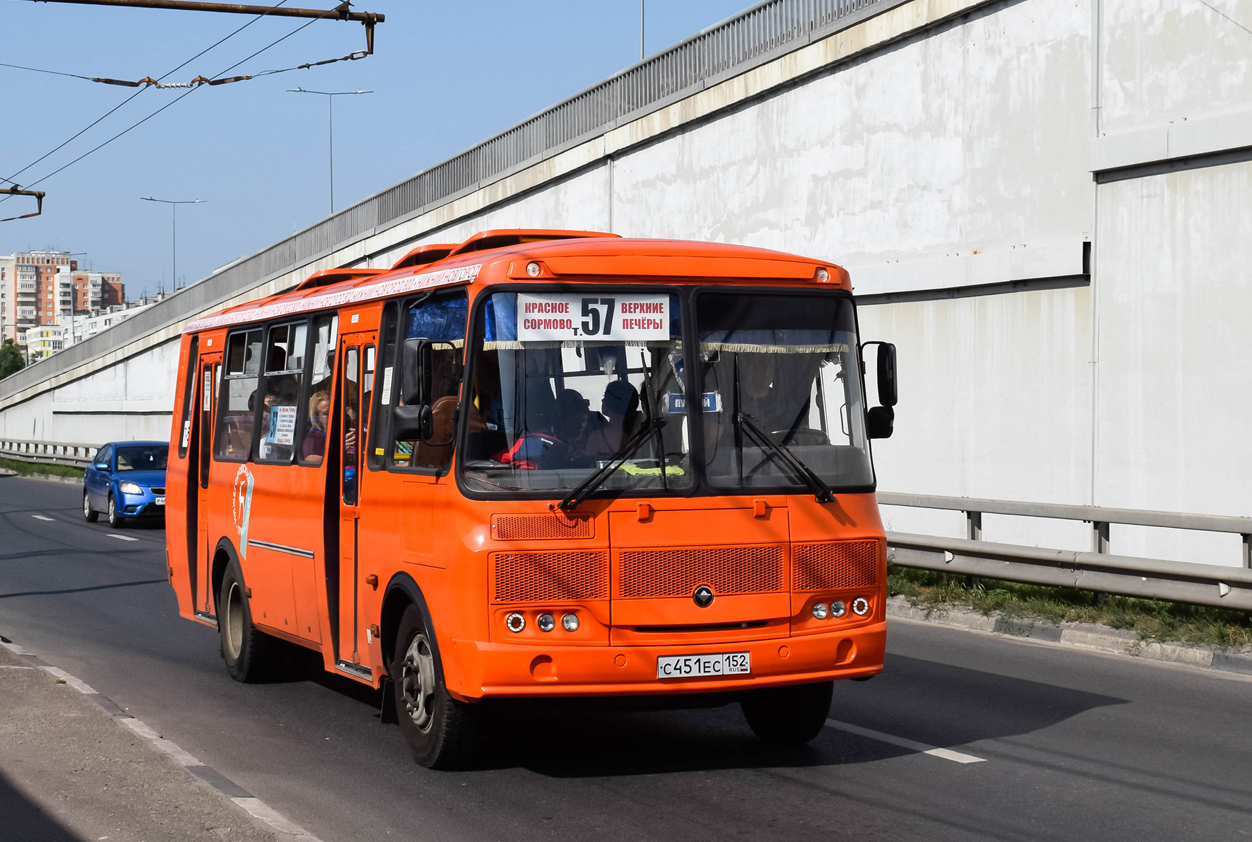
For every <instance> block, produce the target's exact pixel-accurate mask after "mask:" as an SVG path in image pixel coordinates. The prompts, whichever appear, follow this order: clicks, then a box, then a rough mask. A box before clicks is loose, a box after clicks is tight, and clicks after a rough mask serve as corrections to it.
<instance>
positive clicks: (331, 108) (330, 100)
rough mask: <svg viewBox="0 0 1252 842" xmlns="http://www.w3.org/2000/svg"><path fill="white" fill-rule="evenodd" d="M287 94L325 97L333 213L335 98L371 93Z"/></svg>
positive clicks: (291, 91) (296, 90)
mask: <svg viewBox="0 0 1252 842" xmlns="http://www.w3.org/2000/svg"><path fill="white" fill-rule="evenodd" d="M287 93H289V94H318V95H319V96H324V97H326V109H327V111H326V113H327V116H328V117H329V126H330V128H329V131H328V132H327V136H328V138H329V141H330V142H329V146H330V212H331V213H332V214H333V213H334V212H335V97H337V96H357V95H359V94H372V93H374V92H373V91H360V90H358V91H309V90H305V89H304V88H288V89H287Z"/></svg>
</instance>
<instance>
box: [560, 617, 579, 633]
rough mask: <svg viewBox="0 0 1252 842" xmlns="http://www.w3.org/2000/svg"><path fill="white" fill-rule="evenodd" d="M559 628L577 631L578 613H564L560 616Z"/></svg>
mask: <svg viewBox="0 0 1252 842" xmlns="http://www.w3.org/2000/svg"><path fill="white" fill-rule="evenodd" d="M561 628H563V629H565V630H566V631H567V632H576V631H578V615H577V614H566V615H565V616H564V617H562V618H561Z"/></svg>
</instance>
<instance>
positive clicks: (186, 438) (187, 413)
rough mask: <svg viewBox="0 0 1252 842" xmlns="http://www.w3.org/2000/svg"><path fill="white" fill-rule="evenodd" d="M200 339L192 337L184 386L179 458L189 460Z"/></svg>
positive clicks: (198, 367)
mask: <svg viewBox="0 0 1252 842" xmlns="http://www.w3.org/2000/svg"><path fill="white" fill-rule="evenodd" d="M199 348H200V337H198V336H193V337H191V345H190V347H189V348H188V350H187V382H186V383H184V384H183V417H182V423H181V424H180V425H179V427H178V430H179V433H178V458H179V459H186V458H187V445H188V444H190V443H191V405H192V404H193V403H195V397H196V393H195V388H196V380H197V379H198V378H197V377H196V373H197V372H198V371H199V370H200V360H199V356H198V354H199Z"/></svg>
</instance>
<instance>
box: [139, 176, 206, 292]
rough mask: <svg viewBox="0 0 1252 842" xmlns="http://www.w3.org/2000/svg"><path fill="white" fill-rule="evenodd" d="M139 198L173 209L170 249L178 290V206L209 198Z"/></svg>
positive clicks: (175, 285) (175, 289) (196, 202)
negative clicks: (177, 199)
mask: <svg viewBox="0 0 1252 842" xmlns="http://www.w3.org/2000/svg"><path fill="white" fill-rule="evenodd" d="M139 198H140V199H143V200H144V201H145V202H161V203H162V204H166V205H169V206H170V210H171V211H173V215H172V217H171V219H172V222H173V234H172V236H171V237H170V251H171V252H172V254H173V260H174V269H173V281H174V291H175V292H178V206H179V205H199V204H202V203H204V202H206V201H208V200H207V199H182V200H179V201H176V200H174V199H154V198H152V197H151V196H140V197H139Z"/></svg>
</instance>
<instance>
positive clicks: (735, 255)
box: [184, 229, 851, 332]
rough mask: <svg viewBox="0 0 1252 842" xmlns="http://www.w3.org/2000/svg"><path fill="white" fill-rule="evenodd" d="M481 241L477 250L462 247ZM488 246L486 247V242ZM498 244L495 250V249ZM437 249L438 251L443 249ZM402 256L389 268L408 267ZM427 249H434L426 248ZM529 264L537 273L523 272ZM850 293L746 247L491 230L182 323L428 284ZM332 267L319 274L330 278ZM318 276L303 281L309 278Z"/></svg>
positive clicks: (218, 322) (789, 260)
mask: <svg viewBox="0 0 1252 842" xmlns="http://www.w3.org/2000/svg"><path fill="white" fill-rule="evenodd" d="M471 243H481V244H483V245H479V246H478V247H477V248H474V247H471V248H465V246H468V245H469V244H471ZM487 243H492V244H493V245H490V246H489V245H486V244H487ZM495 243H499V244H500V245H494V244H495ZM444 247H445V246H439V247H438V248H444ZM421 248H424V247H419V249H414V251H411V252H409V254H408V255H406V256H405V258H402V259H401V260H400V261H399V262H398V263H397V264H396V265H397V266H400V264H401V263H406V264H407V258H408V257H409V256H411V255H414V254H416V253H418V252H419V250H420V249H421ZM432 251H433V249H432ZM531 264H536V265H537V267H538V271H537V272H536V271H535V270H529V271H528V267H529V266H530V265H531ZM822 269H825V270H826V278H827V281H828V282H829V283H830V284H831V285H832V286H837V287H839V288H842V289H851V283H850V281H849V278H848V273H847V272H846V271H845V270H844V269H843V268H841V267H839V266H837V265H835V264H833V263H830V262H827V261H820V260H814V259H812V258H805V257H800V256H797V255H793V254H786V253H784V252H778V251H771V250H769V249H762V248H755V247H751V246H736V245H727V244H725V243H706V242H697V241H689V240H651V239H623V238H621V237H619V236H617V235H616V234H603V233H599V232H573V231H555V230H532V229H523V230H493V231H484V232H481V233H479V234H475V235H474V236H473V237H471V238H470V239H469V240H466V241H465V243H462V244H461V245H460V246H457V247H455V248H453V249H452V250H451V252H450V253H449V254H448V256H447V257H442V258H439V259H436V260H434V261H433V262H429V263H424V264H421V263H419V264H407V265H404V266H401V267H400V268H393V269H387V270H363V271H362V270H349V272H355V273H356V274H353V275H352V276H351V277H347V278H344V279H343V280H338V281H336V282H334V283H328V284H326V285H324V286H316V287H312V288H310V286H309V285H308V283H307V281H306V282H305V283H304V284H301V285H299V286H297V287H296V288H295V289H293V290H291V291H288V292H284V293H279V294H277V295H273V296H270V297H268V298H262V299H258V300H256V301H249V302H247V303H244V304H238V305H235V306H233V307H228V308H225V309H223V310H220V311H218V312H216V313H213V314H212V315H209V316H206V317H203V318H200V319H197V320H195V321H193V322H191V323H189V324H188V325H187V326H186V328H185V329H184V331H185V332H194V331H199V330H208V329H213V328H219V327H226V326H229V325H234V324H243V323H247V322H253V321H262V320H266V319H273V318H281V317H283V316H287V315H296V314H298V313H303V312H311V311H314V310H323V309H327V308H333V307H340V306H345V305H348V304H353V303H357V302H364V301H371V300H377V299H381V298H390V297H392V296H396V295H404V294H406V293H411V292H416V291H419V290H423V289H430V288H433V287H440V286H450V285H456V284H471V283H474V282H475V281H481V282H483V283H499V282H507V281H510V280H514V281H516V280H525V281H532V282H536V281H538V282H542V281H559V280H561V279H562V278H574V277H577V278H635V279H640V280H657V281H664V280H668V279H674V278H686V279H691V278H720V279H725V280H729V281H746V282H753V283H758V284H759V283H771V282H773V283H780V282H781V283H785V282H792V283H795V282H804V281H813V282H818V281H820V277H821V276H820V274H819V273H820V270H822ZM336 271H339V270H326V272H325V273H317V274H318V275H322V274H329V273H333V272H336ZM314 277H317V275H314V276H310V279H312V278H314Z"/></svg>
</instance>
